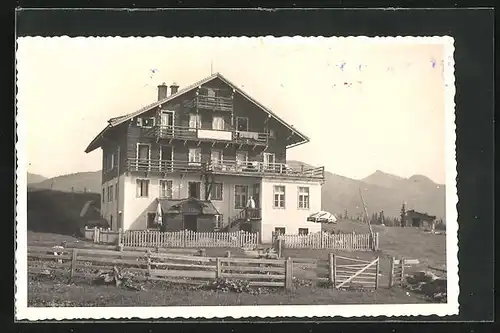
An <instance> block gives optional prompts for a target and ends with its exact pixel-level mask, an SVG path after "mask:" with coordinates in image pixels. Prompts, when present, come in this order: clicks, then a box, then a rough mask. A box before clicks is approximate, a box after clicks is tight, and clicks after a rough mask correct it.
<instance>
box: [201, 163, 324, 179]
mask: <svg viewBox="0 0 500 333" xmlns="http://www.w3.org/2000/svg"><path fill="white" fill-rule="evenodd" d="M206 170H207V171H208V172H212V173H215V174H238V175H247V176H267V175H269V176H273V175H274V176H285V177H291V178H310V179H321V180H322V179H324V178H325V168H324V167H317V168H304V167H301V168H292V167H291V166H289V165H287V164H285V163H263V162H244V161H227V160H224V161H210V162H209V163H208V164H207V166H206Z"/></svg>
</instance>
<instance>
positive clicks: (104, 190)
mask: <svg viewBox="0 0 500 333" xmlns="http://www.w3.org/2000/svg"><path fill="white" fill-rule="evenodd" d="M105 202H106V188H103V189H102V203H105Z"/></svg>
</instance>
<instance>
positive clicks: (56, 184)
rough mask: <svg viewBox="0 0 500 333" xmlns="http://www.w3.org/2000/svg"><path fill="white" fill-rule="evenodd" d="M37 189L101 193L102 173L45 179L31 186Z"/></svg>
mask: <svg viewBox="0 0 500 333" xmlns="http://www.w3.org/2000/svg"><path fill="white" fill-rule="evenodd" d="M30 187H32V188H37V189H52V190H56V191H65V192H71V190H72V188H73V191H75V192H84V191H87V192H91V193H101V171H100V170H99V171H89V172H77V173H72V174H69V175H63V176H58V177H54V178H49V179H45V180H43V181H41V182H39V183H36V184H31V185H30Z"/></svg>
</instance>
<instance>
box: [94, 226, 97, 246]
mask: <svg viewBox="0 0 500 333" xmlns="http://www.w3.org/2000/svg"><path fill="white" fill-rule="evenodd" d="M94 243H97V227H94Z"/></svg>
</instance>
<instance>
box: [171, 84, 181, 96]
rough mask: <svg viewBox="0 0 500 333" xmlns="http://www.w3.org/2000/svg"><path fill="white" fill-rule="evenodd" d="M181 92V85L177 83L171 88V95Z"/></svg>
mask: <svg viewBox="0 0 500 333" xmlns="http://www.w3.org/2000/svg"><path fill="white" fill-rule="evenodd" d="M178 91H179V85H178V84H177V83H175V82H174V83H172V85H171V86H170V95H173V94H176V93H177V92H178Z"/></svg>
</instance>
